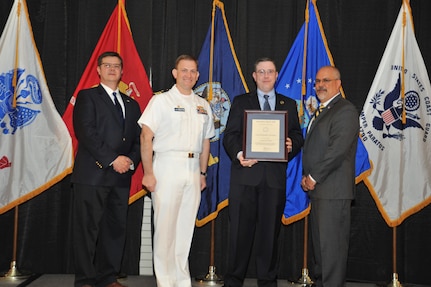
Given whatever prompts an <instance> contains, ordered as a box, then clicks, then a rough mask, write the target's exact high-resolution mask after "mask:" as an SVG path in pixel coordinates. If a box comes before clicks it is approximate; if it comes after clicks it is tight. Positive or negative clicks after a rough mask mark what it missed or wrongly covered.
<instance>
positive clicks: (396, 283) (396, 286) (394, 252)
mask: <svg viewBox="0 0 431 287" xmlns="http://www.w3.org/2000/svg"><path fill="white" fill-rule="evenodd" d="M392 264H393V265H392V269H393V272H394V273H393V274H392V282H391V283H389V284H388V287H402V285H401V283H400V282H399V281H398V273H397V227H396V226H395V227H392Z"/></svg>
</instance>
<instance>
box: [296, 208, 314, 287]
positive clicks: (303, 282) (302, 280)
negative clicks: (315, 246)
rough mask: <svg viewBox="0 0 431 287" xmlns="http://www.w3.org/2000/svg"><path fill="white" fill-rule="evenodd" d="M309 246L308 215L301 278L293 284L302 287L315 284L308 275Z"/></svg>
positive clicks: (305, 222)
mask: <svg viewBox="0 0 431 287" xmlns="http://www.w3.org/2000/svg"><path fill="white" fill-rule="evenodd" d="M307 246H308V215H307V216H305V218H304V258H303V260H304V264H303V267H302V274H301V278H299V280H298V281H296V282H295V283H293V284H292V285H293V286H298V287H299V286H300V287H308V286H312V285H313V283H314V282H313V281H312V280H311V278H310V277H309V276H308V268H307Z"/></svg>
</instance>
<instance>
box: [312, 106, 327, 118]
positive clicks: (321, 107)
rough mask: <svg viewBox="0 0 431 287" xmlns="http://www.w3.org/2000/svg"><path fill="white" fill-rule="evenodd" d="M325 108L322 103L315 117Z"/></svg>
mask: <svg viewBox="0 0 431 287" xmlns="http://www.w3.org/2000/svg"><path fill="white" fill-rule="evenodd" d="M324 108H325V105H323V104H320V105H319V108H318V109H317V110H316V113H314V117H315V118H317V117H318V116H319V114H320V113H321V112H322V111H323V109H324Z"/></svg>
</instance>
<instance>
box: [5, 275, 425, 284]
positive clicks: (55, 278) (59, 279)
mask: <svg viewBox="0 0 431 287" xmlns="http://www.w3.org/2000/svg"><path fill="white" fill-rule="evenodd" d="M73 278H74V275H73V274H43V275H33V276H30V277H28V278H25V279H19V278H7V277H2V278H0V287H24V286H31V287H63V286H64V287H66V286H68V287H72V286H73ZM119 282H121V283H122V284H124V285H126V286H128V287H156V279H155V278H154V277H153V276H128V277H126V278H124V279H120V280H119ZM388 285H390V286H392V285H393V284H389V282H388V284H383V285H379V284H374V283H357V282H348V283H347V286H346V287H376V286H378V287H380V286H382V287H383V286H386V287H387V286H388ZM401 285H402V287H430V286H425V285H414V284H403V283H401ZM206 286H211V287H213V286H214V287H219V286H222V284H217V283H216V282H207V283H200V282H198V281H193V287H206ZM256 286H257V282H256V279H252V278H249V279H246V280H245V282H244V287H256ZM294 286H295V287H296V286H301V285H300V284H292V283H291V282H288V281H287V280H279V281H278V287H294Z"/></svg>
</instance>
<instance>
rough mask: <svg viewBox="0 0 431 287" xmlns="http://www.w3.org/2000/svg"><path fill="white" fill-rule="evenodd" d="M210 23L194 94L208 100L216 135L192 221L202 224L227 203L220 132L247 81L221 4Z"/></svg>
mask: <svg viewBox="0 0 431 287" xmlns="http://www.w3.org/2000/svg"><path fill="white" fill-rule="evenodd" d="M212 15H213V17H212V21H211V25H210V27H209V29H208V33H207V35H206V38H205V41H204V44H203V46H202V50H201V53H200V55H199V58H198V61H199V80H198V82H197V84H196V89H195V93H196V94H198V95H200V96H201V97H203V98H206V99H207V101H208V102H209V104H210V106H211V108H212V111H213V115H214V126H215V131H216V135H215V137H214V138H212V139H211V148H210V158H209V162H208V170H207V173H208V176H207V188H206V189H205V190H204V191H203V192H202V199H201V204H200V207H199V211H198V216H197V220H196V225H197V226H203V225H205V224H206V223H208V222H210V221H211V220H213V219H215V218H216V217H217V215H218V213H219V211H220V210H221V209H223V208H224V207H226V206H227V205H228V195H229V181H230V165H231V161H230V158H229V156H228V155H227V154H226V152H225V150H224V148H223V144H222V143H223V132H224V130H225V127H226V122H227V118H228V116H229V111H230V106H231V102H232V100H233V98H234V97H235V96H237V95H240V94H244V93H246V92H248V87H247V84H246V82H245V80H244V76H243V74H242V72H241V68H240V65H239V62H238V59H237V57H236V53H235V49H234V47H233V42H232V38H231V36H230V32H229V28H228V25H227V21H226V16H225V12H224V5H223V3H222V2H220V1H218V0H214V2H213V13H212Z"/></svg>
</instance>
